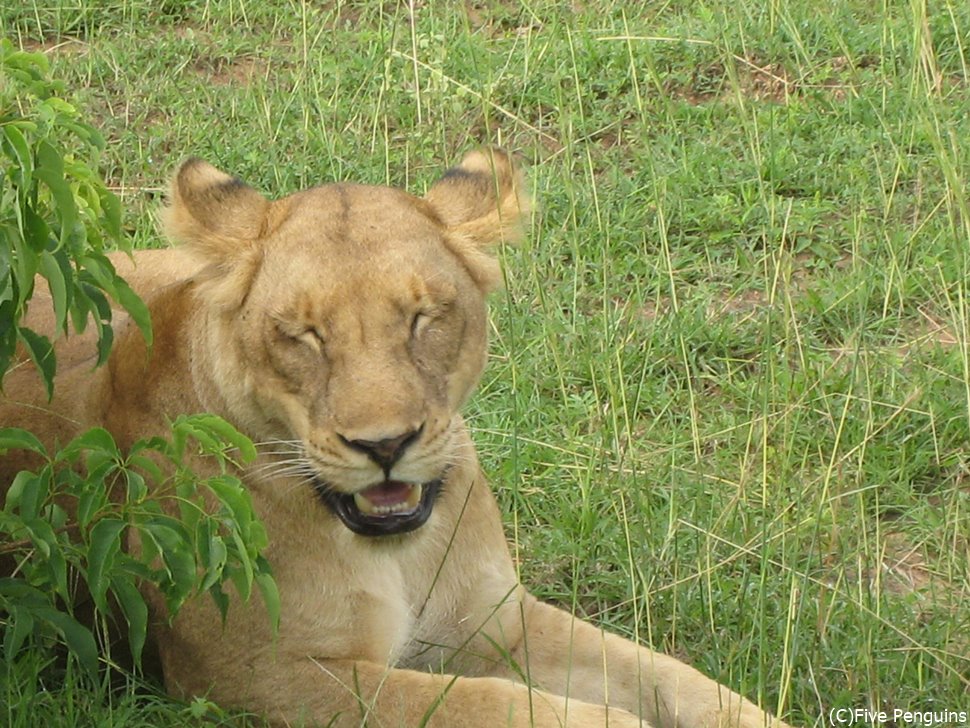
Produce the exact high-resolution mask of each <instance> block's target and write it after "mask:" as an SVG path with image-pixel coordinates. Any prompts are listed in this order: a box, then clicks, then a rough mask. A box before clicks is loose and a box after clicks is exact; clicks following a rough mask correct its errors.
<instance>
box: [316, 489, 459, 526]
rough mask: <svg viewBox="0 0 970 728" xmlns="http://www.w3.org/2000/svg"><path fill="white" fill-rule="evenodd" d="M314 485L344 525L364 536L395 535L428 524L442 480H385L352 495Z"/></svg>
mask: <svg viewBox="0 0 970 728" xmlns="http://www.w3.org/2000/svg"><path fill="white" fill-rule="evenodd" d="M314 487H315V488H316V490H317V493H319V495H320V498H321V499H322V500H323V502H324V503H325V504H326V506H327V507H328V508H329V509H330V510H331V511H333V512H334V513H335V514H336V515H337V517H338V518H339V519H340V520H341V521H342V522H343V524H344V525H345V526H346V527H347V528H349V529H350V530H351V531H353V532H354V533H357V534H360V535H361V536H392V535H394V534H399V533H408V532H409V531H413V530H415V529H416V528H420V527H421V526H423V525H424V523H425V521H427V520H428V518H429V517H430V516H431V510H432V509H433V508H434V503H435V500H436V499H437V497H438V492H439V490H440V489H441V480H440V479H439V480H432V481H431V482H429V483H405V482H404V481H401V480H385V481H384V482H382V483H378V484H377V485H372V486H370V487H369V488H365V489H364V490H361V491H358V492H357V493H354V494H352V495H350V494H347V493H338V492H336V491H334V490H333V489H332V488H330V487H328V486H327V485H326V484H325V483H322V482H319V481H316V482H315V483H314Z"/></svg>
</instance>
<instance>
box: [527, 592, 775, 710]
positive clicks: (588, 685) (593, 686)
mask: <svg viewBox="0 0 970 728" xmlns="http://www.w3.org/2000/svg"><path fill="white" fill-rule="evenodd" d="M521 618H522V620H523V622H524V632H523V638H522V640H520V641H519V643H518V645H517V646H516V647H515V648H514V649H513V650H511V654H510V658H511V660H510V664H511V665H512V666H515V668H516V669H517V670H518V671H521V672H524V673H525V674H526V676H527V679H528V680H529V682H530V684H534V685H537V686H539V687H541V688H542V689H543V690H547V691H550V692H554V693H557V694H559V695H567V696H569V697H570V698H571V699H579V700H582V701H585V702H588V703H598V704H608V705H610V706H616V707H619V708H622V709H624V710H626V711H629V712H630V713H632V714H634V715H637V716H640V717H641V718H642V719H643V720H645V721H647V722H649V723H650V724H651V725H654V726H658V728H729V727H730V728H762V727H767V726H771V727H772V728H787V726H786V724H785V723H783V722H782V721H780V720H778V719H777V718H774V717H772V716H771V715H769V714H767V713H765V712H764V711H762V710H761V709H760V708H759V707H758V706H757V705H756V704H754V703H752V702H751V701H749V700H746V699H745V698H742V697H741V696H740V695H738V694H737V693H735V692H733V691H731V690H729V689H728V688H726V687H724V686H723V685H720V684H719V683H717V682H715V681H714V680H711V679H710V678H708V677H707V676H705V675H703V674H702V673H700V672H699V671H698V670H695V669H694V668H692V667H690V666H688V665H685V664H684V663H682V662H680V661H679V660H677V659H675V658H673V657H670V656H669V655H664V654H661V653H658V652H653V651H651V650H648V649H646V648H643V647H639V646H638V645H636V644H634V643H632V642H630V641H629V640H625V639H623V638H622V637H619V636H617V635H614V634H610V633H608V632H604V631H603V630H601V629H599V628H597V627H594V626H593V625H591V624H589V623H588V622H584V621H583V620H581V619H579V618H577V617H574V616H572V615H571V614H569V613H568V612H565V611H563V610H561V609H557V608H555V607H553V606H551V605H548V604H543V603H542V602H539V601H538V600H536V599H535V598H534V597H532V596H531V595H528V596H527V597H526V598H525V600H524V602H523V604H522V612H521ZM508 674H509V676H512V672H511V671H510V672H509V673H508Z"/></svg>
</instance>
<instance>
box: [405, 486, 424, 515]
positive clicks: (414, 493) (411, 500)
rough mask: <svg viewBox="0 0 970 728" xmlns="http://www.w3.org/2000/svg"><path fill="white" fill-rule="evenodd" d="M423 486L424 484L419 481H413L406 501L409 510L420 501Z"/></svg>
mask: <svg viewBox="0 0 970 728" xmlns="http://www.w3.org/2000/svg"><path fill="white" fill-rule="evenodd" d="M423 488H424V486H422V485H421V484H420V483H415V484H414V485H413V486H411V492H410V494H409V495H408V499H407V503H406V505H407V509H408V510H409V511H413V510H414V509H415V508H417V507H418V505H419V504H420V503H421V491H422V490H423Z"/></svg>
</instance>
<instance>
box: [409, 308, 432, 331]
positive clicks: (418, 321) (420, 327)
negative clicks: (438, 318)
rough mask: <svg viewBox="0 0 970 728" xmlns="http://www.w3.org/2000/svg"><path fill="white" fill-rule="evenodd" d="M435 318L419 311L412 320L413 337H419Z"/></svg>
mask: <svg viewBox="0 0 970 728" xmlns="http://www.w3.org/2000/svg"><path fill="white" fill-rule="evenodd" d="M432 319H433V316H432V314H431V313H429V312H426V311H418V312H417V313H416V314H414V317H413V318H412V319H411V337H412V338H417V337H419V336H420V335H421V334H422V333H423V332H424V330H425V329H426V328H427V327H428V324H430V323H431V321H432Z"/></svg>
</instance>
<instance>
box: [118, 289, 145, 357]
mask: <svg viewBox="0 0 970 728" xmlns="http://www.w3.org/2000/svg"><path fill="white" fill-rule="evenodd" d="M114 297H115V300H117V301H118V303H120V304H121V306H122V308H124V309H125V311H127V312H128V315H129V316H131V320H132V321H134V322H135V325H136V326H138V329H139V330H140V331H141V335H142V337H144V339H145V343H146V344H147V345H148V346H149V347H151V345H152V317H151V314H150V313H149V312H148V306H146V305H145V302H144V301H142V300H141V299H140V298H139V297H138V295H137V294H136V293H135V292H134V291H133V290H131V288H130V287H129V285H128V284H127V283H126V282H125V281H124V280H123V279H121V278H115V285H114Z"/></svg>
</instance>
